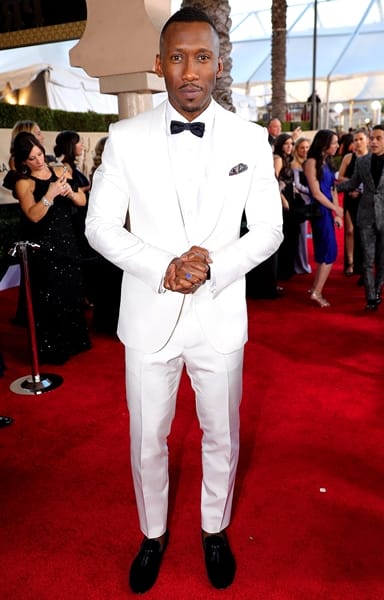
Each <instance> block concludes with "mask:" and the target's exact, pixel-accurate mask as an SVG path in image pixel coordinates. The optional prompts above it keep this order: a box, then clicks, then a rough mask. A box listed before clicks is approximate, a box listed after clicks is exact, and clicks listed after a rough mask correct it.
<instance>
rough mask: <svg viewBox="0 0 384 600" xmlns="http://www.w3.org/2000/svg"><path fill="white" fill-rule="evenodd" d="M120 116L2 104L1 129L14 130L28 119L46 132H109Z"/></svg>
mask: <svg viewBox="0 0 384 600" xmlns="http://www.w3.org/2000/svg"><path fill="white" fill-rule="evenodd" d="M118 118H119V117H118V115H105V114H99V113H95V112H91V111H89V112H86V113H84V112H67V111H65V110H52V109H50V108H46V107H43V106H20V105H16V104H7V103H5V102H0V129H12V127H13V126H14V124H15V123H16V121H24V120H26V119H28V120H31V121H36V122H37V123H38V124H39V126H40V127H41V129H42V130H44V131H62V130H63V129H72V130H74V131H96V132H97V131H101V132H104V131H108V127H109V125H110V124H111V123H114V122H115V121H117V120H118Z"/></svg>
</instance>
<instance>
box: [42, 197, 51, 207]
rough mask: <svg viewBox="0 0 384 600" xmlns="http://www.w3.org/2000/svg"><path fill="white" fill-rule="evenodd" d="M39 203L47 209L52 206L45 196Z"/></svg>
mask: <svg viewBox="0 0 384 600" xmlns="http://www.w3.org/2000/svg"><path fill="white" fill-rule="evenodd" d="M41 201H42V203H43V204H44V206H46V207H47V208H50V207H51V206H53V202H52V200H48V198H46V197H45V196H43V197H42V199H41Z"/></svg>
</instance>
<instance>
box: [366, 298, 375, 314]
mask: <svg viewBox="0 0 384 600" xmlns="http://www.w3.org/2000/svg"><path fill="white" fill-rule="evenodd" d="M377 307H378V304H377V301H376V299H371V300H367V304H366V305H365V310H366V311H367V312H373V311H375V310H377Z"/></svg>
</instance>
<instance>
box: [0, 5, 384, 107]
mask: <svg viewBox="0 0 384 600" xmlns="http://www.w3.org/2000/svg"><path fill="white" fill-rule="evenodd" d="M271 4H272V0H230V5H231V19H232V29H231V41H232V78H233V90H234V92H236V93H239V94H245V95H246V98H244V102H241V100H239V99H238V97H237V96H236V102H235V104H236V105H242V109H244V110H243V112H244V116H245V115H246V114H248V113H249V112H250V111H251V112H252V111H254V109H255V108H256V106H266V105H267V104H268V103H269V102H270V101H271V33H272V32H271ZM287 4H288V9H287V30H288V37H287V74H286V92H287V102H305V101H306V99H307V98H308V96H309V95H310V94H311V92H312V75H313V62H314V61H313V40H314V4H315V0H287ZM179 6H180V2H176V1H173V2H172V10H173V11H175V10H177V9H178V8H179ZM317 15H318V18H317V28H316V39H317V58H316V91H317V93H318V95H319V96H320V98H321V100H322V102H324V103H327V104H328V103H329V102H341V103H352V102H362V101H367V102H368V101H372V100H376V99H379V100H380V99H381V98H383V96H384V92H383V90H384V61H383V58H382V48H383V47H384V0H317ZM75 44H76V40H72V41H67V42H57V43H51V44H42V45H39V46H32V47H28V48H15V49H11V50H0V93H2V91H3V90H4V89H5V86H6V84H7V83H8V85H9V87H10V88H11V89H17V86H21V85H22V84H23V83H25V81H26V80H28V78H29V77H30V78H31V79H30V81H33V80H34V78H36V77H37V76H38V75H39V73H41V72H42V71H44V78H45V88H46V94H47V98H48V105H49V106H50V107H51V108H61V109H63V110H76V111H88V110H94V111H96V112H101V113H117V112H118V107H117V98H116V97H115V96H113V95H107V94H100V92H99V83H98V80H97V79H95V78H92V77H89V76H88V75H87V74H86V73H85V71H83V69H79V68H74V67H71V65H70V63H69V50H70V48H72V47H73V46H74V45H75ZM20 69H21V70H20ZM250 118H254V117H253V116H252V117H250Z"/></svg>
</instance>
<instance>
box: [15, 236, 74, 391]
mask: <svg viewBox="0 0 384 600" xmlns="http://www.w3.org/2000/svg"><path fill="white" fill-rule="evenodd" d="M27 246H31V247H32V248H39V245H38V244H33V243H32V242H17V243H16V244H15V245H14V247H13V248H12V250H11V251H10V254H11V255H12V256H15V254H16V253H17V254H18V255H19V258H20V260H21V263H22V271H23V276H24V284H25V299H26V307H27V314H28V330H29V339H30V345H31V357H32V375H26V376H24V377H19V379H15V381H13V382H12V383H11V385H10V386H9V387H10V389H11V391H12V392H15V394H26V395H31V394H34V395H37V394H44V393H45V392H50V391H51V390H54V389H56V388H57V387H59V385H61V384H62V383H63V378H62V377H61V376H60V375H55V374H53V373H40V369H39V356H38V350H37V341H36V326H35V317H34V313H33V304H32V292H31V281H30V278H29V267H28V254H27Z"/></svg>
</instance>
